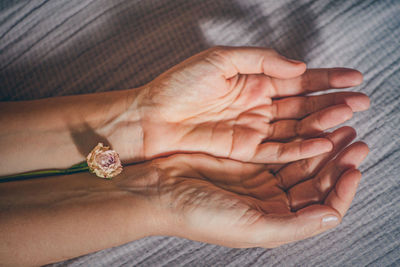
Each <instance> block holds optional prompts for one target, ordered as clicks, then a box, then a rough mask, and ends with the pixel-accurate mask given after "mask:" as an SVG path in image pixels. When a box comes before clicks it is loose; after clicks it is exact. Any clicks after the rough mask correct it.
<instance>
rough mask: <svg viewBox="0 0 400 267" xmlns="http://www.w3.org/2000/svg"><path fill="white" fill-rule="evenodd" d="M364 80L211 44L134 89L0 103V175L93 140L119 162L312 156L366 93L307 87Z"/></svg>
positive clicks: (81, 148)
mask: <svg viewBox="0 0 400 267" xmlns="http://www.w3.org/2000/svg"><path fill="white" fill-rule="evenodd" d="M361 82H362V75H361V73H359V72H358V71H356V70H352V69H343V68H333V69H308V70H306V66H305V64H304V63H302V62H297V61H292V60H289V59H286V58H284V57H283V56H281V55H279V54H278V53H276V52H274V51H273V50H270V49H265V48H253V47H215V48H212V49H209V50H206V51H204V52H202V53H200V54H197V55H195V56H193V57H191V58H189V59H187V60H185V61H184V62H182V63H180V64H178V65H177V66H175V67H173V68H171V69H170V70H169V71H167V72H165V73H163V74H162V75H160V76H159V77H157V78H156V79H155V80H153V81H152V82H150V83H149V84H146V85H144V86H142V87H140V88H136V89H134V90H124V91H115V92H107V93H99V94H91V95H79V96H67V97H57V98H50V99H41V100H35V101H22V102H5V103H1V104H0V114H1V116H0V124H1V125H7V127H0V147H1V148H2V149H1V152H0V153H1V156H2V157H7V159H8V160H7V161H1V162H0V175H7V174H14V173H20V172H25V171H31V170H38V169H52V168H68V167H70V166H72V165H73V164H76V163H78V162H81V161H83V160H85V157H86V155H87V154H88V153H89V152H90V150H91V149H92V148H93V147H94V146H95V145H96V144H97V142H99V141H102V142H103V143H106V144H108V145H110V146H111V147H112V148H113V149H114V150H116V151H118V153H119V154H120V156H121V159H122V161H123V162H124V163H125V164H126V163H134V162H141V161H144V160H149V159H153V158H157V157H159V156H166V155H171V154H174V153H188V152H190V153H204V154H208V155H212V156H217V157H223V158H230V159H235V160H240V161H243V162H253V163H287V162H291V161H295V160H299V159H303V158H308V157H312V156H315V155H318V154H321V153H324V152H327V151H329V150H331V149H332V144H331V142H330V141H329V140H328V139H326V138H321V137H317V136H318V135H319V134H320V133H321V132H323V131H324V130H327V129H328V128H331V127H334V126H337V125H339V124H341V123H343V122H344V121H346V120H348V119H350V118H351V117H352V114H353V112H356V111H361V110H365V109H367V108H368V107H369V99H368V97H367V96H366V95H364V94H362V93H355V92H340V93H328V94H324V95H320V96H310V95H308V93H313V92H318V91H323V90H326V89H330V88H346V87H351V86H355V85H358V84H360V83H361ZM55 147H57V149H56V150H55V149H54V148H55ZM37 155H41V157H37ZM21 162H23V163H24V164H21Z"/></svg>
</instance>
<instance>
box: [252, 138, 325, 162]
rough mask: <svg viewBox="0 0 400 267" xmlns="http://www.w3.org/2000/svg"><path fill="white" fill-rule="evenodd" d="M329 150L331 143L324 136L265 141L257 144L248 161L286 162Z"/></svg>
mask: <svg viewBox="0 0 400 267" xmlns="http://www.w3.org/2000/svg"><path fill="white" fill-rule="evenodd" d="M331 150H332V143H331V142H330V141H329V139H326V138H313V139H308V140H302V141H294V142H289V143H275V142H267V143H262V144H260V145H259V146H258V148H257V151H256V152H255V154H254V156H253V157H252V158H251V159H250V161H251V162H254V163H287V162H290V161H295V160H299V159H304V158H310V157H314V156H317V155H320V154H322V153H325V152H329V151H331ZM267 159H268V160H267Z"/></svg>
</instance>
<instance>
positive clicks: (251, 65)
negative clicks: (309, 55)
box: [206, 46, 306, 79]
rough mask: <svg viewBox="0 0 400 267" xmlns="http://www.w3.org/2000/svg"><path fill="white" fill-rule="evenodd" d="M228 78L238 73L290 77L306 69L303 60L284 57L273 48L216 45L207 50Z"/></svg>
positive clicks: (210, 59)
mask: <svg viewBox="0 0 400 267" xmlns="http://www.w3.org/2000/svg"><path fill="white" fill-rule="evenodd" d="M206 56H207V61H211V62H212V63H213V65H215V66H217V67H218V68H219V69H220V70H221V71H222V72H223V73H224V76H225V78H226V79H229V78H232V77H233V76H235V75H237V74H262V73H263V74H265V75H268V76H272V77H276V78H281V79H288V78H293V77H297V76H299V75H301V74H302V73H304V71H305V69H306V65H305V64H304V63H303V62H299V61H293V60H290V59H287V58H285V57H283V56H282V55H280V54H278V53H277V52H275V51H274V50H272V49H268V48H261V47H227V46H225V47H222V46H218V47H214V48H212V49H209V50H208V51H207V52H206Z"/></svg>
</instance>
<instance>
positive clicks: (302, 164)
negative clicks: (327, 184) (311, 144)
mask: <svg viewBox="0 0 400 267" xmlns="http://www.w3.org/2000/svg"><path fill="white" fill-rule="evenodd" d="M355 137H356V131H355V130H354V129H353V128H351V127H348V126H345V127H342V128H339V129H337V130H335V131H334V132H332V133H330V134H328V135H327V136H326V138H328V139H329V140H330V141H331V142H332V144H333V149H332V151H330V152H328V153H324V154H322V155H320V156H316V157H313V158H309V159H303V160H299V161H296V162H293V163H290V164H288V165H286V166H285V167H283V168H282V169H281V170H279V172H277V173H276V176H277V177H278V180H279V181H280V184H281V186H282V187H283V188H286V189H288V188H290V187H292V186H294V185H295V184H297V183H299V182H301V181H304V180H307V179H310V178H311V177H313V176H314V175H315V174H316V173H317V172H318V171H319V170H320V169H321V168H322V167H323V166H325V165H326V163H327V162H328V161H329V160H331V159H332V158H333V157H334V156H336V154H337V153H338V152H340V151H342V150H343V149H344V148H345V147H346V146H347V145H348V144H350V143H351V141H353V140H354V138H355Z"/></svg>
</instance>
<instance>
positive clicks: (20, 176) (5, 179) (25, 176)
mask: <svg viewBox="0 0 400 267" xmlns="http://www.w3.org/2000/svg"><path fill="white" fill-rule="evenodd" d="M88 170H89V167H88V165H87V163H86V161H85V162H81V163H78V164H75V165H73V166H72V167H71V168H68V169H64V170H41V171H33V172H25V173H20V174H12V175H7V176H1V177H0V183H1V182H10V181H19V180H26V179H31V178H39V177H45V176H52V175H67V174H72V173H77V172H84V171H88Z"/></svg>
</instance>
